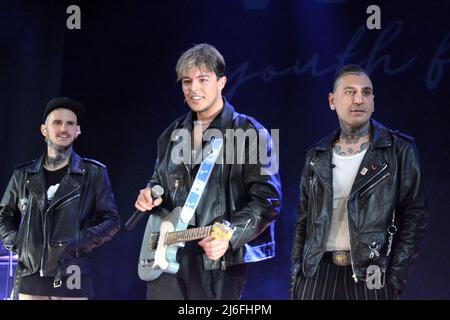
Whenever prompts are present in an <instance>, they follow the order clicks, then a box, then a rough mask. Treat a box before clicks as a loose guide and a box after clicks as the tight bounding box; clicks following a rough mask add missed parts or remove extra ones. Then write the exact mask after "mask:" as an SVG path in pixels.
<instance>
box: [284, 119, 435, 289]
mask: <svg viewBox="0 0 450 320" xmlns="http://www.w3.org/2000/svg"><path fill="white" fill-rule="evenodd" d="M371 129H372V131H371V132H372V137H371V138H372V139H371V146H370V148H369V149H368V150H367V153H366V155H365V156H364V159H363V160H362V163H361V166H360V169H359V170H358V174H357V176H356V178H355V181H354V183H353V186H352V189H351V192H350V195H349V197H348V201H347V207H348V209H347V212H348V224H349V233H350V245H351V261H352V269H353V273H354V276H356V277H357V279H358V280H364V279H365V276H366V275H365V273H366V268H367V267H368V265H370V264H373V263H375V264H378V265H380V266H381V267H384V268H386V270H387V277H386V280H387V281H388V283H389V284H390V285H392V286H393V287H394V288H396V289H400V288H401V287H402V286H403V285H404V283H405V282H406V278H407V275H408V270H409V268H410V266H411V265H412V263H413V262H414V260H415V259H416V257H417V252H418V248H419V244H420V242H421V240H422V238H423V236H424V234H425V229H426V226H427V216H428V215H427V210H426V203H425V196H424V193H423V191H422V188H421V173H420V168H419V159H418V154H417V150H416V148H415V145H414V141H413V139H412V138H411V137H409V136H406V135H404V134H401V133H399V132H394V131H391V130H389V129H387V128H385V127H384V126H383V125H381V124H380V123H378V122H376V121H375V120H371ZM339 133H340V130H339V129H337V130H335V131H334V132H333V133H332V134H330V135H329V136H327V137H325V138H324V139H322V140H321V141H320V142H319V143H318V144H316V145H315V146H314V147H312V148H311V149H309V150H308V152H307V156H306V162H305V166H304V169H303V173H302V178H301V183H300V208H299V212H298V217H297V223H296V229H295V239H294V246H293V253H292V257H293V262H294V277H295V276H296V275H299V276H306V277H311V276H312V275H314V273H315V272H316V270H317V266H318V264H319V262H320V260H321V258H322V255H323V253H324V248H325V244H326V240H327V237H328V233H329V230H330V225H331V215H332V213H333V182H332V177H333V173H332V166H331V161H332V143H333V141H335V140H336V138H337V137H338V135H339ZM364 167H365V168H367V169H368V171H367V173H365V174H362V172H364V171H365V170H362V168H364ZM394 210H395V225H396V227H397V228H398V231H397V233H396V234H395V235H394V239H393V244H392V251H391V253H390V255H389V257H388V258H386V251H387V246H388V233H387V228H388V226H389V225H390V224H391V222H392V217H393V212H394ZM374 243H375V244H374ZM371 244H374V245H378V246H379V248H380V250H379V251H380V253H381V258H380V259H379V260H378V261H372V260H371V259H370V258H369V254H370V252H371V251H370V249H369V245H371ZM294 283H295V279H294Z"/></svg>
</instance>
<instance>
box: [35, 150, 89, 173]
mask: <svg viewBox="0 0 450 320" xmlns="http://www.w3.org/2000/svg"><path fill="white" fill-rule="evenodd" d="M46 155H47V153H44V154H43V155H42V156H41V157H40V158H38V159H37V160H36V161H34V162H33V164H31V165H30V166H29V167H28V168H27V171H28V172H30V173H38V172H39V171H41V170H42V167H43V164H44V159H45V157H46ZM85 172H86V169H85V168H84V164H83V159H82V158H81V157H80V156H79V155H78V154H76V153H75V151H72V154H71V155H70V166H69V174H71V173H78V174H84V173H85Z"/></svg>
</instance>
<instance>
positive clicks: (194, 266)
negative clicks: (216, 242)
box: [147, 242, 247, 300]
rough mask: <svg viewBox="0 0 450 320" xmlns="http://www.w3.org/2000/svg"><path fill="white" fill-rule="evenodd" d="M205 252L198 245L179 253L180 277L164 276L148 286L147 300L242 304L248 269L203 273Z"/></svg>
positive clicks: (206, 271) (230, 268)
mask: <svg viewBox="0 0 450 320" xmlns="http://www.w3.org/2000/svg"><path fill="white" fill-rule="evenodd" d="M202 250H203V249H202V248H201V247H200V246H199V245H198V243H197V242H189V243H186V246H185V247H184V248H181V249H179V250H178V255H177V261H178V262H179V263H180V270H179V271H178V273H177V274H175V275H173V274H169V273H163V274H162V275H161V276H159V277H158V278H157V279H155V280H153V281H150V282H148V284H147V299H148V300H239V299H240V297H241V295H242V292H243V290H244V285H245V280H246V276H247V266H246V265H245V264H240V265H236V266H232V267H227V268H226V270H221V269H215V270H204V268H203V261H202V252H203V251H202Z"/></svg>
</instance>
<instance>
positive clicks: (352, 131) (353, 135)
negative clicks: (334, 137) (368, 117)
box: [339, 121, 370, 144]
mask: <svg viewBox="0 0 450 320" xmlns="http://www.w3.org/2000/svg"><path fill="white" fill-rule="evenodd" d="M339 122H340V124H341V135H340V136H339V140H340V141H341V142H344V143H346V144H355V143H358V142H360V141H361V140H362V139H364V138H365V137H367V138H368V137H369V131H370V122H366V123H365V124H363V125H362V126H361V127H359V128H349V127H347V126H345V125H344V124H343V123H342V122H341V121H339Z"/></svg>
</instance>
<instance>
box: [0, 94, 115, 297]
mask: <svg viewBox="0 0 450 320" xmlns="http://www.w3.org/2000/svg"><path fill="white" fill-rule="evenodd" d="M84 110H85V109H84V106H83V104H82V103H80V102H78V101H75V100H73V99H70V98H66V97H59V98H55V99H52V100H51V101H50V102H49V103H48V104H47V106H46V108H45V111H44V117H43V121H44V123H43V124H42V125H41V133H42V135H43V137H44V140H45V142H46V144H47V150H46V152H45V153H44V155H43V156H41V157H40V158H38V159H37V160H33V161H31V162H28V163H26V164H23V165H20V166H18V167H17V168H16V169H15V170H14V173H13V176H12V177H11V180H10V182H9V184H8V187H7V189H6V191H5V193H4V195H3V199H2V201H1V203H0V235H1V237H2V240H3V244H4V246H5V247H6V248H7V249H8V250H10V251H12V252H14V253H17V254H18V260H19V262H18V267H17V271H16V276H15V281H14V296H15V298H17V297H18V298H19V299H21V300H51V299H54V300H59V299H87V298H89V297H91V296H92V295H93V286H92V278H91V272H90V264H89V260H88V257H87V256H88V253H89V252H90V251H91V250H92V249H93V248H95V247H98V246H100V245H102V244H103V243H104V242H106V241H108V240H110V239H111V238H112V237H113V236H114V234H115V233H116V232H117V231H118V230H119V227H120V218H119V215H118V213H117V207H116V203H115V199H114V194H113V192H112V188H111V185H110V182H109V178H108V173H107V170H106V167H105V166H104V165H102V164H101V163H99V162H97V161H95V160H91V159H86V158H81V157H80V156H79V155H77V154H76V153H75V152H74V151H73V147H72V145H73V143H74V141H75V140H76V139H77V137H78V136H79V135H80V133H81V131H80V124H79V122H80V120H81V117H82V115H83V113H84Z"/></svg>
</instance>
